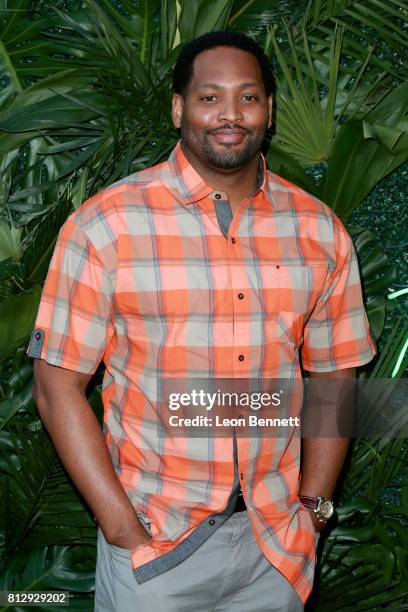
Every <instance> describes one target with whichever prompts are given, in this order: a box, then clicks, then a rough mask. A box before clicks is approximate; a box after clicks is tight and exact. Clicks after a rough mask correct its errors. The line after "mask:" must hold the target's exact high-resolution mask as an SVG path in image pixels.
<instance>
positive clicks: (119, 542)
mask: <svg viewBox="0 0 408 612" xmlns="http://www.w3.org/2000/svg"><path fill="white" fill-rule="evenodd" d="M174 91H175V93H174V97H173V109H172V112H173V122H174V125H175V127H176V128H179V129H180V133H181V142H180V143H179V144H178V145H177V146H176V148H175V149H174V151H173V153H172V155H171V156H170V159H169V160H168V161H167V162H165V163H163V164H161V165H159V166H156V167H154V168H150V169H147V170H145V171H143V172H140V173H137V174H135V175H132V176H130V177H128V178H127V179H124V180H122V181H120V182H119V183H117V184H115V185H113V186H111V187H110V188H108V189H106V190H104V191H103V192H102V193H99V194H97V195H95V196H94V197H93V198H91V199H90V200H89V201H87V202H86V203H85V204H84V205H83V206H82V207H81V208H80V209H79V210H78V211H76V212H75V213H74V214H73V215H71V217H70V218H69V219H68V221H67V222H66V224H65V226H64V227H63V229H62V231H61V233H60V237H59V241H58V244H57V247H56V250H55V253H54V257H53V260H52V262H51V265H50V270H49V274H48V277H47V281H46V284H45V287H44V292H43V298H42V302H41V306H40V310H39V314H38V318H37V323H36V329H35V330H34V332H33V336H32V341H31V344H30V348H29V354H30V355H31V356H33V357H36V358H37V361H36V363H35V400H36V402H37V405H38V409H39V412H40V414H41V417H42V419H43V421H44V423H45V425H46V427H47V429H48V431H49V433H50V435H51V437H52V439H53V441H54V443H55V446H56V448H57V451H58V453H59V455H60V457H61V459H62V461H63V463H64V465H65V467H66V469H67V470H68V472H69V474H70V475H71V476H72V479H73V481H74V482H75V484H76V486H77V487H78V489H79V490H80V491H81V493H82V495H83V496H84V498H85V500H86V501H87V503H88V504H89V506H90V508H91V510H92V512H93V513H94V515H95V518H96V520H97V522H98V524H99V527H100V529H99V536H98V561H97V575H96V595H95V609H96V610H97V611H98V612H102V611H104V612H105V611H106V612H107V611H110V612H112V611H118V612H130V611H133V610H134V611H136V610H137V611H138V612H144V611H147V610H149V611H150V609H151V608H152V606H154V608H155V609H156V610H163V611H166V612H173V611H177V612H183V611H189V612H190V611H191V610H192V609H196V610H200V611H210V610H214V611H218V612H221V611H230V610H233V611H234V612H238V611H240V610H241V611H245V612H249V611H262V612H264V611H269V610H280V611H283V610H301V609H303V603H304V602H305V601H306V599H307V597H308V595H309V594H310V591H311V588H312V583H313V573H314V563H315V543H316V535H315V531H319V530H320V529H321V528H322V526H324V522H322V521H324V520H325V516H326V517H327V514H326V515H325V514H324V512H322V508H321V507H319V508H317V505H318V503H319V502H318V500H317V497H318V496H320V497H323V498H326V499H329V500H330V497H331V495H332V493H333V489H334V486H335V482H336V479H337V477H338V474H339V471H340V469H341V466H342V463H343V460H344V456H345V453H346V449H347V441H346V440H343V439H335V438H333V439H324V440H323V439H313V438H311V439H308V440H307V441H306V440H305V441H304V443H303V448H302V452H303V459H302V480H301V484H299V483H300V480H299V466H300V440H299V438H298V437H296V436H292V437H290V438H287V439H285V438H283V437H282V438H276V437H275V438H274V437H272V436H270V437H268V436H265V437H261V438H256V437H252V438H245V439H243V438H240V437H239V436H237V435H231V436H229V437H228V436H225V437H217V436H214V437H211V439H207V440H206V439H196V438H194V439H190V440H189V439H186V438H180V437H179V438H177V437H171V436H167V435H165V434H163V433H162V430H159V429H158V427H157V423H155V418H154V415H155V406H156V401H157V392H156V388H157V385H160V384H161V383H162V382H163V381H164V380H166V379H173V378H174V379H187V378H188V377H197V378H202V379H206V378H207V380H212V379H214V378H219V379H221V378H230V379H241V378H246V379H251V378H263V379H273V378H281V379H283V378H285V379H290V380H298V379H301V370H300V363H299V357H301V359H302V363H303V367H304V368H305V370H307V371H309V372H310V376H312V377H314V376H332V377H338V376H342V377H352V376H354V368H355V366H357V365H361V364H364V363H367V362H368V361H370V360H371V358H372V356H373V355H374V354H375V348H374V345H373V342H372V340H371V337H370V333H369V327H368V322H367V318H366V315H365V312H364V308H363V304H362V299H361V287H360V281H359V276H358V268H357V263H356V258H355V252H354V250H353V247H352V243H351V240H350V238H349V236H348V234H347V232H346V230H345V229H344V227H343V225H342V224H341V222H340V221H339V220H338V218H337V217H336V216H335V215H334V214H333V213H332V211H331V210H330V209H329V208H328V207H327V206H325V205H324V204H322V203H321V202H319V201H317V200H316V199H315V198H313V197H312V196H310V195H308V194H306V193H305V192H303V191H302V190H301V189H299V188H298V187H296V186H294V185H292V184H290V183H289V182H288V181H286V180H284V179H281V178H280V177H278V176H276V175H273V174H271V173H269V172H268V171H267V169H266V165H265V161H264V159H263V158H262V156H261V145H262V142H263V139H264V135H265V131H266V129H267V128H268V127H270V126H271V122H272V75H271V72H270V67H269V63H268V60H267V58H266V57H265V56H264V54H263V52H262V50H261V49H260V48H259V47H258V45H257V44H256V43H255V42H254V41H252V40H251V39H249V38H247V37H246V36H244V35H241V34H234V33H227V32H224V33H223V32H214V33H211V34H207V35H205V36H203V37H200V38H198V39H196V40H194V41H192V42H191V43H190V44H189V45H187V47H185V49H184V50H183V51H182V53H181V55H180V57H179V59H178V62H177V64H176V67H175V70H174ZM101 361H103V362H104V364H105V366H106V372H105V377H104V384H103V403H104V411H105V412H104V435H103V434H102V432H101V430H100V428H99V426H98V423H97V421H96V419H95V416H94V414H93V412H92V410H91V408H90V407H89V405H88V402H87V400H86V395H85V390H86V387H87V384H88V382H89V380H90V378H91V376H92V374H93V373H94V372H95V370H96V368H97V366H98V364H99V363H100V362H101ZM158 432H159V433H158ZM241 489H242V493H243V497H242V495H241V494H240V493H241ZM299 496H301V497H302V500H303V502H304V504H305V505H303V504H302V503H301V501H300V499H299ZM303 496H308V497H310V498H312V500H308V499H307V497H305V498H303ZM306 505H310V506H311V508H310V509H309V508H307V507H306ZM328 505H329V506H330V504H328ZM313 508H314V510H313ZM329 510H330V508H329ZM329 513H330V512H329Z"/></svg>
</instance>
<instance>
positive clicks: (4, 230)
mask: <svg viewBox="0 0 408 612" xmlns="http://www.w3.org/2000/svg"><path fill="white" fill-rule="evenodd" d="M21 233H22V230H21V229H18V228H16V227H14V225H12V226H10V225H9V224H8V223H5V222H0V262H1V261H4V260H5V259H11V258H12V259H15V260H19V259H20V258H21V253H22V249H21Z"/></svg>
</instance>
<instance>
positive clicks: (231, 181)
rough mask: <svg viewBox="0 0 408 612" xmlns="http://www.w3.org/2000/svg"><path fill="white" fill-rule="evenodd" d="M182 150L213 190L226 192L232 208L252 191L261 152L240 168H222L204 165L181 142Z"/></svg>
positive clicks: (256, 178)
mask: <svg viewBox="0 0 408 612" xmlns="http://www.w3.org/2000/svg"><path fill="white" fill-rule="evenodd" d="M181 146H182V149H183V152H184V154H185V156H186V157H187V159H188V161H189V162H190V164H191V165H192V166H193V168H194V169H195V170H196V171H197V172H198V174H199V175H200V176H201V178H202V179H203V180H204V181H205V182H206V183H207V185H210V186H211V187H213V189H214V191H223V192H225V193H227V194H228V199H229V201H230V204H231V207H232V209H233V210H234V209H236V208H237V207H238V206H239V204H240V203H241V202H242V200H243V199H244V198H246V197H247V196H248V195H250V194H251V193H253V192H254V191H255V189H256V184H257V180H258V170H259V160H260V157H261V153H260V152H259V153H257V154H256V155H255V156H254V157H253V158H252V159H251V160H250V161H249V162H248V163H247V164H245V166H242V167H241V168H232V169H225V170H224V169H222V168H217V167H211V166H208V165H204V164H203V163H202V162H201V160H200V159H199V158H197V157H196V156H195V155H194V154H192V152H191V151H190V150H189V149H188V147H186V146H185V145H184V143H183V142H182V143H181Z"/></svg>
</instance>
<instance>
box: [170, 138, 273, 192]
mask: <svg viewBox="0 0 408 612" xmlns="http://www.w3.org/2000/svg"><path fill="white" fill-rule="evenodd" d="M169 166H170V168H171V170H172V174H173V179H174V182H175V187H176V189H177V191H178V192H179V194H180V196H181V197H182V199H183V202H184V204H192V203H193V202H199V201H200V200H202V199H203V198H206V197H208V196H211V197H214V196H215V194H216V193H219V192H216V191H215V190H214V188H213V187H210V185H207V183H206V182H205V181H204V180H203V179H202V178H201V176H200V175H199V173H198V172H197V170H196V169H195V168H194V167H193V166H192V165H191V164H190V162H189V161H188V159H187V157H186V156H185V154H184V152H183V149H182V148H181V142H180V141H179V142H178V143H177V145H176V146H175V147H174V149H173V151H172V152H171V155H170V157H169ZM267 183H268V172H267V167H266V161H265V158H264V156H263V155H261V159H260V162H259V172H258V181H257V186H256V189H255V191H254V193H253V194H251V195H252V196H254V195H255V194H256V193H258V191H266V189H267Z"/></svg>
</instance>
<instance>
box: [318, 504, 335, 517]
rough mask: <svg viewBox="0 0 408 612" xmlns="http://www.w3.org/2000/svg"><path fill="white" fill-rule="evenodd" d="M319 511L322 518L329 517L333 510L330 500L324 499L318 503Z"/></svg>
mask: <svg viewBox="0 0 408 612" xmlns="http://www.w3.org/2000/svg"><path fill="white" fill-rule="evenodd" d="M319 510H320V512H321V513H322V516H323V518H325V519H329V518H330V517H331V516H332V514H333V512H334V507H333V504H332V502H331V501H329V500H327V499H325V500H324V501H323V502H322V503H321V504H320V508H319Z"/></svg>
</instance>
